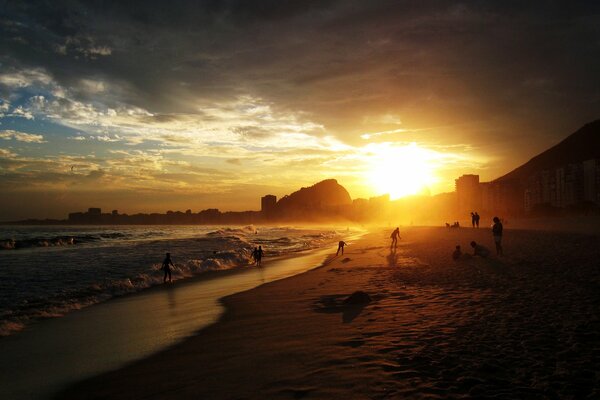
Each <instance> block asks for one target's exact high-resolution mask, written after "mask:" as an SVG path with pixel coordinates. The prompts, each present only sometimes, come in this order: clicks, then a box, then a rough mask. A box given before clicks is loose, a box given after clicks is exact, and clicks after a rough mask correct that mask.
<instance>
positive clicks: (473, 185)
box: [454, 175, 481, 214]
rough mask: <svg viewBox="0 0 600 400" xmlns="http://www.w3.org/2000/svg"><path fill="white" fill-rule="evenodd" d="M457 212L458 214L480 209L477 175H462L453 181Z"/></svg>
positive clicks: (479, 190)
mask: <svg viewBox="0 0 600 400" xmlns="http://www.w3.org/2000/svg"><path fill="white" fill-rule="evenodd" d="M454 183H455V187H456V201H457V207H458V209H457V211H458V212H459V213H460V214H464V213H470V212H471V211H478V210H479V209H480V208H481V188H480V186H479V175H463V176H461V177H460V178H458V179H456V180H455V181H454Z"/></svg>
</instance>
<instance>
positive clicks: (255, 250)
mask: <svg viewBox="0 0 600 400" xmlns="http://www.w3.org/2000/svg"><path fill="white" fill-rule="evenodd" d="M257 252H258V247H255V248H254V249H253V250H252V253H251V255H252V261H253V264H254V265H256V253H257Z"/></svg>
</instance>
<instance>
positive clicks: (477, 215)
mask: <svg viewBox="0 0 600 400" xmlns="http://www.w3.org/2000/svg"><path fill="white" fill-rule="evenodd" d="M480 218H481V217H480V216H479V214H477V211H475V225H477V227H478V228H479V219H480Z"/></svg>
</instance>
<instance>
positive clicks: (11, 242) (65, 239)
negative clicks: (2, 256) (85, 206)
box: [0, 232, 130, 250]
mask: <svg viewBox="0 0 600 400" xmlns="http://www.w3.org/2000/svg"><path fill="white" fill-rule="evenodd" d="M129 236H130V235H127V234H125V233H121V232H107V233H98V234H93V235H69V236H55V237H49V238H47V237H34V238H27V239H0V250H19V249H27V248H32V247H60V246H72V245H75V244H82V243H91V242H99V241H102V240H114V239H126V238H128V237H129Z"/></svg>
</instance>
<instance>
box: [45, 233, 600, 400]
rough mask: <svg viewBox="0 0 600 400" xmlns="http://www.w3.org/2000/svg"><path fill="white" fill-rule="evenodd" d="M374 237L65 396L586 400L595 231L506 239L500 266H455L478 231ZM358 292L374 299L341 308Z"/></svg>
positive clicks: (596, 327)
mask: <svg viewBox="0 0 600 400" xmlns="http://www.w3.org/2000/svg"><path fill="white" fill-rule="evenodd" d="M401 234H402V240H401V242H400V246H399V248H398V251H397V252H396V253H392V252H390V251H389V248H388V245H389V232H388V230H387V229H386V230H373V231H372V232H371V233H369V234H367V235H366V236H365V237H363V238H362V239H360V240H359V241H357V242H356V243H354V244H352V245H351V246H349V247H348V248H347V249H346V254H345V255H344V256H343V257H341V256H340V257H337V258H333V259H332V260H331V261H330V262H329V263H327V264H324V265H323V266H322V267H320V268H316V269H312V270H310V271H308V272H305V273H302V274H299V275H296V276H294V277H292V278H288V279H283V280H279V281H275V282H271V283H268V284H264V285H261V286H260V287H257V288H255V289H252V290H249V291H244V292H241V293H237V294H235V295H232V296H227V297H225V298H224V299H223V300H222V303H223V304H224V305H225V307H226V312H225V313H224V314H223V315H222V316H221V318H220V319H219V321H218V322H217V323H216V324H213V325H211V326H209V327H207V328H205V329H203V330H201V331H199V332H197V333H196V334H195V335H194V336H192V337H190V338H188V339H186V340H185V341H183V342H180V343H179V344H176V345H175V346H173V347H171V348H169V349H167V350H165V351H162V352H160V353H158V354H154V355H152V356H150V357H147V358H145V359H143V360H140V361H137V362H134V363H131V364H129V365H127V366H125V367H124V368H121V369H118V370H116V371H112V372H108V373H106V374H102V375H100V376H96V377H94V378H91V379H88V380H85V381H83V382H80V383H77V384H75V385H73V386H71V387H69V388H68V389H67V390H65V391H64V392H62V393H60V394H59V395H58V396H57V398H60V399H82V398H89V399H100V398H111V399H113V398H114V399H120V398H123V399H125V398H152V399H161V398H211V399H212V398H217V399H218V398H257V399H258V398H349V397H352V398H394V397H398V396H400V397H405V398H462V397H465V396H466V397H486V396H493V397H494V398H500V399H504V398H506V399H508V398H556V397H558V398H567V397H576V398H590V399H591V398H594V396H597V395H598V393H600V387H599V383H598V379H597V378H596V377H595V374H594V371H597V370H598V367H599V365H598V360H597V357H596V358H594V357H595V356H594V354H597V351H598V350H600V349H599V345H598V343H599V340H598V338H600V319H599V311H598V310H600V307H599V306H600V298H599V296H600V295H598V294H597V293H598V291H597V290H596V289H598V287H599V286H598V285H599V284H600V276H599V275H600V273H599V271H598V270H597V268H596V267H595V264H594V260H596V259H597V258H594V257H597V256H598V255H599V254H598V253H599V252H600V248H599V247H598V246H597V244H598V243H599V242H598V241H599V239H598V238H599V237H598V234H595V235H583V234H582V235H576V236H575V237H573V236H574V235H572V234H570V235H566V234H562V233H555V232H552V233H543V232H534V231H520V230H511V231H509V232H507V235H506V238H505V239H506V240H505V251H506V253H507V254H508V255H507V256H506V257H505V258H500V259H499V258H494V257H492V258H490V259H469V260H466V261H464V262H459V263H454V262H453V261H452V260H451V258H450V253H451V250H452V249H453V247H454V244H457V243H458V244H461V245H463V248H464V249H466V248H467V245H468V241H470V240H473V239H475V240H477V241H478V242H481V243H484V244H486V245H488V246H489V244H488V243H487V242H488V241H489V242H490V243H491V237H490V234H489V231H488V230H487V229H481V230H474V229H470V228H463V229H460V230H446V229H444V228H407V229H403V230H401ZM355 290H365V291H366V292H367V293H369V294H370V295H371V297H372V299H373V301H372V302H371V303H370V304H368V305H365V306H346V305H344V304H343V299H344V298H346V297H347V296H348V295H349V294H351V293H352V292H354V291H355Z"/></svg>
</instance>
